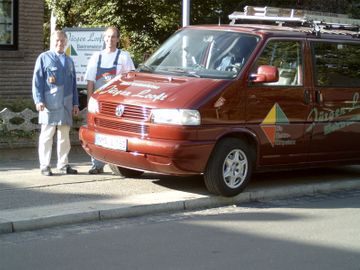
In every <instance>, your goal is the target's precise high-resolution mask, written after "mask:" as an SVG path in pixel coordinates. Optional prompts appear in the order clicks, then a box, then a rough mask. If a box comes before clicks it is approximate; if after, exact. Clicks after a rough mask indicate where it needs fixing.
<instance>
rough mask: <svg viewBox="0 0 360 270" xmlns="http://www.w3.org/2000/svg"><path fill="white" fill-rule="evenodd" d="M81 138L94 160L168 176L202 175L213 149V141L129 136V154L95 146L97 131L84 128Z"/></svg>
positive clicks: (82, 128)
mask: <svg viewBox="0 0 360 270" xmlns="http://www.w3.org/2000/svg"><path fill="white" fill-rule="evenodd" d="M79 138H80V142H81V145H82V147H83V148H84V149H85V151H86V152H87V153H88V154H89V155H91V156H93V157H94V158H96V159H98V160H101V161H104V162H106V163H110V164H114V165H117V166H121V167H125V168H129V169H134V170H140V171H147V172H155V173H161V174H169V175H194V174H202V173H203V172H204V170H205V167H206V164H207V161H208V159H209V156H210V154H211V151H212V150H213V147H214V144H215V142H212V141H178V140H151V139H148V138H146V139H140V138H136V137H126V139H127V143H128V145H127V151H120V150H113V149H108V148H104V147H101V146H98V145H95V143H94V141H95V132H94V130H91V129H89V128H88V127H87V126H82V127H81V128H80V131H79Z"/></svg>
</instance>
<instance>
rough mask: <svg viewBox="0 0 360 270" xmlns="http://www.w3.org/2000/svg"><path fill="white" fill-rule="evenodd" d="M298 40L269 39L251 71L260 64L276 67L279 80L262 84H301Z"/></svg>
mask: <svg viewBox="0 0 360 270" xmlns="http://www.w3.org/2000/svg"><path fill="white" fill-rule="evenodd" d="M301 52H302V50H301V42H300V41H288V40H270V41H269V42H268V43H267V44H266V47H265V49H264V50H263V52H262V53H261V55H260V57H259V58H258V59H257V61H256V63H255V66H254V68H253V69H252V72H251V73H256V72H257V69H258V67H259V66H261V65H270V66H275V67H277V68H278V71H279V80H278V81H277V82H273V83H264V84H263V85H276V86H298V85H302V84H303V70H302V68H303V64H302V63H303V60H302V53H301Z"/></svg>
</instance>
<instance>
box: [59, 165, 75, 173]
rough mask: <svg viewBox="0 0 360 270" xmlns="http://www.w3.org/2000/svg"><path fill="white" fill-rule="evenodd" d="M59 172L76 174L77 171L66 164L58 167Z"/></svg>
mask: <svg viewBox="0 0 360 270" xmlns="http://www.w3.org/2000/svg"><path fill="white" fill-rule="evenodd" d="M60 172H61V173H62V174H77V173H78V171H77V170H75V169H73V168H71V167H70V165H66V166H64V167H62V168H61V169H60Z"/></svg>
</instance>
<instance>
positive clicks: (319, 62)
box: [307, 40, 360, 162]
mask: <svg viewBox="0 0 360 270" xmlns="http://www.w3.org/2000/svg"><path fill="white" fill-rule="evenodd" d="M311 48H312V55H313V66H314V70H315V72H314V98H315V106H314V108H313V109H312V110H311V112H310V114H309V116H308V119H309V121H313V125H311V126H310V127H309V128H308V130H307V131H308V132H310V133H311V134H312V140H311V146H310V160H311V161H313V162H315V161H331V160H352V159H354V160H356V159H359V155H360V72H359V70H360V57H359V55H360V45H359V43H349V42H341V41H340V42H334V41H319V40H313V41H311Z"/></svg>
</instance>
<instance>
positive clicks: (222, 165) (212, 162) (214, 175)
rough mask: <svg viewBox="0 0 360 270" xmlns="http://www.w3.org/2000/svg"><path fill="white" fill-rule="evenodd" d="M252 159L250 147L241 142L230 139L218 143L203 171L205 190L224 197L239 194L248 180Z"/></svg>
mask: <svg viewBox="0 0 360 270" xmlns="http://www.w3.org/2000/svg"><path fill="white" fill-rule="evenodd" d="M253 159H254V157H253V153H252V149H251V147H250V146H249V145H248V144H246V143H245V142H244V141H243V140H240V139H236V138H230V139H225V140H223V141H220V142H219V143H218V144H217V145H216V146H215V149H214V151H213V153H212V154H211V157H210V159H209V162H208V164H207V166H206V169H205V174H204V179H205V185H206V187H207V189H208V190H209V191H210V192H212V193H214V194H219V195H222V196H226V197H230V196H235V195H237V194H239V193H240V192H241V191H243V190H244V188H245V187H246V185H247V183H248V182H249V180H250V177H251V173H252V167H253Z"/></svg>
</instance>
